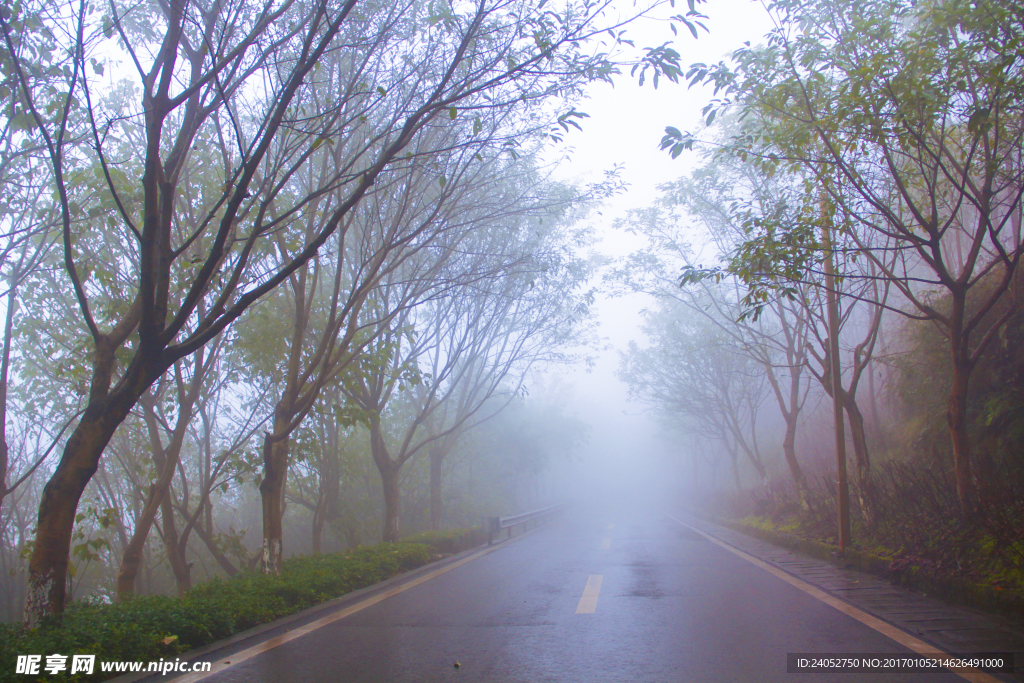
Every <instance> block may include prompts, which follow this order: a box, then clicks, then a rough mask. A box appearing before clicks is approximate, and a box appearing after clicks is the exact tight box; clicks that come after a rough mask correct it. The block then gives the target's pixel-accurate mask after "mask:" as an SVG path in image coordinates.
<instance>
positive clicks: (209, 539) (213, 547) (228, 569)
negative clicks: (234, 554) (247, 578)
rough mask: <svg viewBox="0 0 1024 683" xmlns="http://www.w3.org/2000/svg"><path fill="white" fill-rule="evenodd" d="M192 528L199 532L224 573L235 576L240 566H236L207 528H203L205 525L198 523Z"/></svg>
mask: <svg viewBox="0 0 1024 683" xmlns="http://www.w3.org/2000/svg"><path fill="white" fill-rule="evenodd" d="M192 528H193V529H195V531H196V534H198V536H199V539H200V540H201V541H202V542H203V543H204V544H205V545H206V549H207V550H209V551H210V554H211V555H213V559H215V560H216V561H217V564H219V565H220V568H221V569H223V570H224V573H225V574H227V575H228V576H234V575H235V574H237V573H238V568H237V567H235V565H234V564H232V562H231V560H229V559H228V558H227V556H226V555H225V554H224V552H223V551H222V550H221V549H220V548H218V547H217V544H216V543H214V541H213V536H211V535H210V534H209V533H208V532H207V530H206V529H204V528H203V525H202V524H196V525H195V526H194V527H192Z"/></svg>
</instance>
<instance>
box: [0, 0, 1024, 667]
mask: <svg viewBox="0 0 1024 683" xmlns="http://www.w3.org/2000/svg"><path fill="white" fill-rule="evenodd" d="M619 4H621V3H619ZM680 5H681V6H680V7H678V8H677V7H675V3H668V4H666V3H653V4H652V5H649V6H645V7H630V8H619V7H618V4H616V3H610V2H598V1H596V0H568V1H567V2H562V3H554V2H552V3H551V4H550V5H549V4H548V2H547V0H536V1H533V0H478V1H477V2H471V3H462V2H440V1H436V0H434V1H430V2H426V1H423V0H403V1H402V2H398V3H379V2H360V1H358V0H346V1H345V2H341V3H329V2H324V1H323V0H266V1H265V2H257V3H253V2H243V1H241V0H223V1H218V2H206V1H204V0H171V1H170V2H143V3H133V4H123V3H119V2H117V1H116V0H112V1H111V2H109V3H108V4H103V3H95V2H90V1H89V0H72V1H70V2H65V1H62V0H24V1H18V2H9V1H7V0H4V2H3V3H0V33H2V38H3V46H2V48H0V98H2V100H3V103H4V105H3V106H4V109H3V114H2V118H0V121H2V123H3V126H2V128H0V135H2V136H3V138H2V141H0V180H2V182H3V187H4V188H5V193H4V196H3V198H2V200H0V216H2V221H0V234H2V239H0V250H2V261H0V278H2V280H3V283H4V287H3V288H2V289H0V296H2V300H3V305H2V306H0V309H2V311H3V315H4V331H3V347H2V356H0V411H2V412H0V570H2V573H0V595H2V599H0V619H2V620H3V621H6V622H11V629H12V630H10V631H8V633H15V630H13V629H20V628H21V627H20V626H16V624H19V623H23V624H24V625H26V626H28V627H38V626H40V625H43V626H46V625H49V624H54V623H59V622H60V619H61V617H62V615H64V614H65V613H67V614H77V615H79V616H78V617H75V618H81V619H86V621H83V622H80V623H84V624H88V623H90V622H89V621H88V619H92V618H96V619H99V617H92V616H89V615H90V614H93V613H92V612H90V611H89V610H90V609H94V608H96V609H98V608H99V607H101V606H106V605H129V606H130V605H132V604H135V605H142V604H153V605H156V604H160V605H165V604H169V603H164V602H159V600H174V599H177V598H178V597H181V598H182V599H183V602H182V603H181V604H186V603H185V602H184V599H185V598H187V599H188V600H191V601H192V602H190V603H187V604H189V605H192V607H189V608H188V609H195V610H196V614H197V615H198V614H199V613H200V612H202V611H203V609H206V608H203V607H202V606H203V605H207V607H208V606H209V605H210V604H214V603H215V602H216V601H217V600H222V599H224V598H222V597H217V596H218V595H220V594H218V593H217V591H219V590H222V588H223V589H224V590H230V591H240V590H241V589H239V588H237V587H238V586H242V585H246V586H250V587H251V591H252V594H253V595H263V593H260V591H263V590H268V591H271V590H272V589H271V588H267V587H268V586H271V584H270V583H266V582H268V581H269V582H272V581H275V580H278V581H282V582H287V581H292V580H293V579H291V578H289V570H287V566H289V565H288V562H293V563H302V562H305V563H306V564H305V565H302V566H304V567H306V568H307V569H308V570H309V571H311V572H315V571H321V569H322V568H323V567H328V566H331V567H333V566H335V565H333V564H331V563H333V562H341V561H342V560H338V559H337V558H338V557H345V556H348V557H350V558H358V562H366V563H368V564H367V565H366V566H367V567H369V566H370V565H373V566H374V567H377V566H378V565H375V564H373V563H382V564H380V566H381V567H383V566H385V565H386V567H388V569H387V570H386V571H385V570H384V569H381V570H380V571H381V572H383V573H382V574H380V576H378V575H377V574H376V573H374V572H376V571H378V569H376V568H375V569H372V570H371V569H368V570H367V571H366V572H365V573H366V575H367V576H369V575H371V574H372V575H373V576H374V577H377V578H382V577H384V576H386V575H388V574H387V572H393V571H397V570H398V568H399V567H401V566H406V565H407V564H408V563H412V564H416V563H423V562H426V561H427V560H428V559H429V557H428V556H427V555H426V554H424V553H425V552H426V551H425V550H423V549H422V548H419V547H412V546H404V545H401V542H402V541H403V540H407V539H409V538H410V537H413V538H419V539H421V540H422V539H428V540H429V539H433V540H432V541H431V542H432V543H435V546H436V543H437V539H439V538H442V537H443V534H444V533H452V534H454V536H452V538H455V537H458V538H461V536H460V534H464V533H465V534H468V533H469V532H468V531H466V530H468V529H470V528H472V527H477V526H479V524H480V520H481V517H482V516H484V515H492V514H498V513H504V512H508V513H511V512H520V511H523V510H528V509H531V508H537V507H541V506H544V505H548V504H551V503H554V502H562V498H563V497H564V496H563V494H562V492H561V491H559V490H556V489H555V490H553V489H552V482H553V481H554V479H552V477H550V476H546V473H550V472H551V471H552V469H557V467H558V466H559V463H561V462H564V461H565V460H566V459H567V458H570V457H573V455H574V454H576V453H579V452H581V451H582V450H585V448H586V443H587V438H588V432H589V429H590V428H589V426H588V424H587V423H586V421H585V419H582V418H581V417H580V416H578V415H576V414H574V412H573V411H572V410H571V409H570V407H569V406H568V404H567V402H566V400H565V396H564V387H562V386H561V385H560V383H559V381H557V380H556V379H553V376H552V375H546V374H545V372H550V371H551V370H553V369H559V368H561V369H566V368H580V367H585V366H586V365H587V363H588V362H591V361H592V354H593V353H595V352H596V351H597V350H598V349H600V348H601V344H602V342H601V338H600V333H599V329H598V325H597V323H598V320H597V314H596V312H595V308H596V304H597V303H598V302H599V301H601V300H602V299H603V298H605V297H610V296H616V295H636V294H641V295H644V296H646V297H648V300H650V301H652V302H653V304H652V305H651V306H650V307H649V308H648V309H646V310H645V311H644V321H645V322H644V326H643V334H644V335H645V337H646V340H644V341H638V342H636V343H633V344H630V346H629V347H628V348H626V349H624V350H621V351H620V354H619V360H620V365H619V376H620V377H621V380H622V381H623V382H624V383H625V384H626V385H627V386H628V387H629V393H630V398H631V400H633V401H634V402H635V403H636V405H638V406H642V407H643V409H645V410H649V411H651V413H652V414H654V415H656V416H657V419H658V421H659V424H660V425H661V427H662V428H663V432H664V434H665V435H666V436H665V439H666V441H667V442H668V443H669V444H670V448H671V450H672V453H673V458H674V462H673V464H672V470H673V473H672V476H671V477H668V473H667V472H666V473H665V477H663V478H662V479H663V481H662V482H661V484H662V485H663V487H666V488H667V501H668V506H669V507H671V506H685V507H689V508H694V509H700V510H702V511H703V512H704V513H706V514H713V515H716V516H717V517H718V518H720V519H729V520H732V521H733V522H737V523H740V524H743V525H745V526H746V527H748V528H753V529H754V530H755V531H757V530H759V531H760V532H763V533H770V534H778V533H784V534H791V535H796V536H799V537H801V538H805V539H809V540H812V541H815V542H820V543H822V544H825V545H827V546H829V547H831V546H833V545H834V546H837V547H838V548H840V549H841V550H843V551H847V550H851V551H857V552H862V553H866V554H868V555H871V556H872V557H878V558H883V559H884V560H885V562H886V563H888V566H889V569H890V570H891V571H892V572H894V573H897V574H898V573H899V572H902V571H910V570H913V571H914V572H918V571H923V572H925V573H930V575H934V576H937V577H939V578H940V579H942V580H946V579H950V580H956V581H961V582H966V583H964V585H968V584H969V585H971V586H975V587H980V588H979V589H978V590H983V591H988V593H992V592H993V591H1004V592H1005V594H1006V595H1012V596H1015V597H1013V598H1012V600H1017V601H1018V603H1019V604H1021V605H1024V497H1022V496H1021V495H1020V493H1019V492H1020V491H1021V490H1022V488H1024V460H1022V454H1024V353H1022V344H1021V341H1022V340H1024V310H1022V308H1021V296H1022V294H1024V291H1022V287H1024V281H1022V280H1024V275H1022V274H1021V272H1020V271H1019V270H1018V265H1019V263H1020V259H1021V256H1022V254H1024V236H1022V215H1024V207H1022V196H1024V110H1022V107H1024V99H1022V96H1021V93H1024V5H1021V4H1020V3H1019V2H1015V1H1011V2H999V1H995V0H991V1H990V0H981V1H977V2H968V1H967V0H943V1H941V2H939V1H937V0H935V1H931V0H929V1H926V2H909V1H905V0H885V1H884V2H877V3H870V4H868V3H863V2H859V1H855V0H777V1H776V2H772V3H769V4H767V5H765V6H766V8H767V10H768V12H769V14H770V15H771V17H772V21H773V25H774V28H773V29H772V30H771V31H770V32H769V33H768V35H766V36H765V37H764V40H763V42H760V43H757V44H752V43H747V44H744V45H742V46H735V47H736V49H735V50H734V51H733V52H732V53H731V54H730V55H729V56H727V57H726V58H724V59H723V60H722V61H720V62H717V63H712V62H707V63H697V64H693V65H690V66H687V65H685V64H683V62H682V61H681V59H682V58H681V55H680V52H678V51H677V49H676V48H674V47H672V45H673V44H674V43H672V42H671V41H670V42H663V43H662V44H661V45H660V46H654V47H642V46H640V45H638V44H637V42H636V41H634V40H633V39H632V38H631V36H630V34H629V33H628V30H629V29H630V28H631V27H632V25H633V22H635V21H636V20H638V19H639V18H642V17H644V16H645V15H646V14H648V13H650V12H653V11H654V10H658V11H663V10H667V11H668V12H669V15H668V18H667V19H664V20H663V23H664V24H665V26H664V29H665V32H666V39H674V40H675V41H678V42H679V43H682V42H683V41H691V40H692V39H695V38H698V36H699V35H701V34H702V33H704V32H705V31H707V30H708V29H707V27H706V26H705V22H704V20H705V19H706V17H704V15H702V14H701V12H700V10H701V9H702V8H701V7H700V6H699V3H698V2H697V1H696V0H690V1H689V2H688V3H687V4H686V5H685V6H683V4H682V3H680ZM625 78H629V79H632V80H633V81H639V82H640V84H641V85H643V84H644V83H645V82H646V83H647V87H653V88H658V87H659V86H660V88H661V89H660V90H659V92H660V93H664V97H665V98H671V97H689V98H694V97H700V98H704V97H705V96H706V95H710V96H711V99H710V101H708V102H707V104H706V106H705V107H704V109H703V120H702V121H701V122H700V123H699V125H698V126H696V127H695V128H694V129H693V130H684V129H681V128H678V127H675V126H669V127H667V128H666V129H665V132H664V137H663V138H662V139H661V150H662V151H661V154H663V155H666V156H669V157H671V158H682V159H691V160H693V159H696V162H695V164H694V167H693V170H692V171H690V172H687V173H686V174H684V175H682V176H681V177H679V178H677V179H675V180H671V179H669V178H666V179H664V182H663V184H662V185H661V186H660V193H661V194H660V199H658V200H657V201H656V202H655V203H654V204H653V205H651V206H649V207H647V208H634V209H632V210H631V211H629V212H628V213H627V214H626V215H624V216H622V217H620V218H618V219H617V222H616V223H617V226H616V227H617V229H619V230H620V231H625V232H628V233H630V234H632V236H633V237H635V238H637V239H638V240H640V242H641V243H642V244H643V246H642V247H640V248H639V249H638V250H636V251H633V252H632V253H628V254H620V255H618V257H617V258H614V259H611V260H610V261H608V260H606V259H601V258H598V257H595V255H594V252H593V250H592V247H593V245H594V244H595V242H596V241H597V240H598V239H599V238H600V235H598V234H597V233H596V231H595V229H594V227H593V221H592V218H593V216H594V214H595V212H597V211H598V209H600V208H601V207H602V206H603V202H607V201H609V200H610V199H611V198H614V197H620V196H623V195H626V196H628V188H627V187H626V185H625V184H624V183H623V182H622V181H621V179H620V178H619V176H618V174H617V173H616V171H615V170H614V169H612V170H609V171H608V172H606V173H604V175H603V176H602V178H601V180H599V181H597V182H568V181H565V180H561V179H559V176H558V175H557V173H556V169H557V166H558V159H557V156H558V154H557V150H558V149H560V147H559V146H560V145H562V144H564V142H565V140H566V139H567V138H569V137H571V136H572V134H573V133H574V132H576V131H579V130H580V129H582V128H583V127H585V126H586V125H587V119H588V118H589V117H588V115H587V114H586V113H585V112H584V110H585V109H586V97H587V93H588V88H590V87H591V86H593V85H594V84H602V83H604V84H610V83H614V82H615V81H616V79H620V82H621V79H625ZM686 88H689V90H686ZM684 91H685V94H684ZM676 123H677V125H682V123H681V122H676ZM655 139H656V138H655ZM552 150H555V152H552ZM553 159H554V160H553ZM666 482H667V485H666ZM837 509H838V510H845V512H839V513H837ZM424 532H430V533H433V534H434V536H430V534H429V533H428V534H427V535H424ZM414 535H415V536H414ZM445 538H448V537H445ZM467 538H468V536H467ZM376 544H398V545H395V546H394V547H395V548H396V550H394V553H397V555H395V557H390V556H386V553H387V552H390V551H387V550H386V548H387V547H388V546H384V545H380V546H377V545H376ZM368 545H373V546H374V548H371V549H366V548H362V549H360V548H361V546H368ZM436 547H439V546H436ZM436 547H435V550H436ZM449 550H451V548H449ZM339 553H341V554H339ZM360 553H363V554H360ZM396 557H397V558H399V559H395V558H396ZM289 558H292V559H289ZM381 558H384V559H381ZM388 558H390V559H388ZM353 561H355V560H353ZM412 564H409V565H408V566H412ZM290 566H293V567H298V566H299V564H293V565H290ZM338 566H341V565H338ZM316 567H320V568H321V569H316ZM296 571H298V570H296ZM303 571H306V569H304V570H303ZM324 571H326V570H324ZM332 571H334V570H332ZM344 571H348V570H347V569H346V570H344ZM337 572H341V573H343V572H342V570H340V569H338V570H337ZM232 577H233V578H232ZM303 580H305V579H303ZM339 580H340V579H339ZM231 581H236V582H237V583H231ZM345 581H348V579H345ZM244 582H250V583H244ZM261 582H263V583H261ZM357 583H358V582H356V583H346V584H345V586H347V587H348V588H347V589H351V588H352V587H353V586H355V585H357ZM281 585H284V584H281ZM289 585H292V584H289ZM339 585H340V584H339ZM360 585H361V584H360ZM231 586H235V588H231ZM224 587H227V588H224ZM288 590H291V589H290V588H289V589H288ZM295 590H297V591H298V590H300V589H299V588H296V589H295ZM302 590H305V589H302ZM327 590H328V588H326V587H324V588H322V589H321V588H318V589H316V590H311V592H310V595H311V596H312V595H314V594H315V595H321V593H323V592H324V591H327ZM329 590H331V591H335V590H339V588H338V585H335V584H333V583H332V584H331V586H330V588H329ZM972 590H973V589H972ZM300 592H301V591H300ZM988 593H986V594H988ZM268 595H269V593H268ZM147 597H148V598H153V599H154V600H158V602H153V603H144V602H143V600H144V599H145V598H147ZM274 599H276V598H274ZM304 599H305V598H303V600H304ZM310 599H312V598H310ZM1008 599H1009V598H1008ZM203 600H207V601H208V602H206V603H204V602H202V601H203ZM267 600H268V602H267V604H268V605H269V604H270V603H271V602H272V599H271V598H267ZM299 602H301V601H296V603H295V604H296V605H297V604H299ZM217 604H221V603H217ZM303 604H305V603H303ZM161 609H163V607H161ZM267 609H268V610H269V611H267V613H266V614H262V616H260V617H259V618H264V617H267V618H269V617H272V616H274V615H276V614H280V613H283V612H276V611H274V610H276V609H277V607H268V608H267ZM75 610H78V611H77V612H76V611H75ZM257 611H259V610H257ZM97 614H98V613H97ZM81 615H86V616H85V617H82V616H81ZM197 618H198V617H197ZM253 618H254V619H255V618H257V617H253ZM247 623H248V622H247ZM254 623H259V622H258V621H257V622H254ZM236 626H237V625H236ZM236 626H232V627H231V628H228V629H227V630H226V631H224V633H230V632H232V631H231V629H235V630H238V629H240V628H241V626H237V627H236ZM83 628H84V627H83ZM204 628H205V627H204ZM210 628H211V629H214V630H215V627H213V626H211V627H210ZM216 628H219V627H216ZM225 628H227V627H225ZM18 632H20V631H18ZM212 632H213V631H212V630H211V633H212ZM218 633H219V631H218ZM208 636H209V633H207V634H206V636H202V637H208ZM197 637H199V636H197ZM168 638H171V640H166V639H165V641H164V645H167V646H171V643H173V642H174V640H175V639H177V638H178V635H174V636H173V637H170V636H168ZM184 642H185V640H184V637H182V640H181V641H180V642H179V644H183V643H184ZM199 642H200V641H199V640H197V641H194V642H193V643H192V644H193V645H194V644H197V643H199ZM173 647H178V645H173ZM179 651H180V650H179ZM153 652H157V651H156V650H154V651H153Z"/></svg>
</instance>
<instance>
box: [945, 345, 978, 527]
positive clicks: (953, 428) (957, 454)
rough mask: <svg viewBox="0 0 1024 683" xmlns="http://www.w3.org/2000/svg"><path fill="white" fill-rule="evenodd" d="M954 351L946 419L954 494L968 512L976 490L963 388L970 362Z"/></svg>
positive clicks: (971, 510) (969, 376)
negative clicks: (954, 487)
mask: <svg viewBox="0 0 1024 683" xmlns="http://www.w3.org/2000/svg"><path fill="white" fill-rule="evenodd" d="M956 350H957V349H955V350H954V358H953V385H952V387H950V391H949V408H948V410H947V412H946V422H947V424H948V425H949V435H950V437H951V439H952V441H953V469H954V472H955V475H956V494H957V498H958V499H959V501H960V509H961V511H963V513H964V514H971V513H972V512H973V510H974V505H975V502H976V496H977V490H976V487H975V484H974V475H973V473H972V472H971V441H970V435H969V434H968V433H967V389H968V385H969V382H970V379H971V369H972V368H971V366H970V363H968V362H964V361H963V360H962V359H961V358H958V357H957V356H958V355H959V354H957V353H956Z"/></svg>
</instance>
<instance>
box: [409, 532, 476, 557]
mask: <svg viewBox="0 0 1024 683" xmlns="http://www.w3.org/2000/svg"><path fill="white" fill-rule="evenodd" d="M485 540H487V535H486V534H485V533H484V532H483V530H482V529H481V528H480V527H477V526H473V527H466V528H464V529H448V530H444V531H424V532H421V533H418V534H413V535H412V536H406V537H405V538H403V539H402V543H425V544H427V545H429V546H430V547H431V548H433V549H434V550H436V551H437V552H439V553H460V552H462V551H463V550H469V549H470V548H474V547H476V546H478V545H480V544H481V543H483V542H484V541H485Z"/></svg>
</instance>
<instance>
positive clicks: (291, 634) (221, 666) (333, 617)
mask: <svg viewBox="0 0 1024 683" xmlns="http://www.w3.org/2000/svg"><path fill="white" fill-rule="evenodd" d="M502 547H504V545H495V546H492V547H490V548H485V549H484V550H480V551H478V552H475V553H473V554H472V555H469V556H467V557H464V558H462V559H461V560H459V561H457V562H452V563H451V564H449V565H445V566H444V567H440V568H439V569H435V570H434V571H432V572H429V573H427V574H424V575H423V576H418V577H416V578H415V579H413V580H412V581H407V582H406V583H401V584H399V585H397V586H395V587H394V588H389V589H388V590H386V591H383V592H381V593H378V594H377V595H372V596H370V597H368V598H365V599H363V600H360V601H358V602H356V603H353V604H351V605H349V606H348V607H345V608H344V609H340V610H338V611H337V612H334V613H333V614H330V615H328V616H326V617H323V618H322V619H317V620H316V621H313V622H310V623H308V624H306V625H305V626H300V627H299V628H296V629H292V630H291V631H288V632H287V633H282V634H281V635H279V636H275V637H273V638H271V639H270V640H267V641H264V642H262V643H259V644H258V645H253V646H252V647H249V648H246V649H244V650H240V651H238V652H236V653H234V654H233V655H228V657H227V658H225V659H222V660H220V661H215V662H213V666H212V667H211V669H210V671H204V672H201V673H190V674H186V675H184V676H179V677H177V678H175V679H173V680H174V683H195V681H201V680H203V679H204V678H208V677H210V676H213V675H214V674H217V673H220V672H221V671H224V670H225V669H228V668H230V667H232V666H234V665H235V664H240V663H242V662H244V661H246V660H248V659H252V658H253V657H255V656H256V655H258V654H261V653H263V652H266V651H267V650H272V649H274V648H275V647H277V646H279V645H284V644H285V643H290V642H291V641H293V640H295V639H297V638H301V637H302V636H304V635H306V634H307V633H312V632H313V631H315V630H317V629H318V628H323V627H324V626H327V625H328V624H332V623H334V622H335V621H338V620H339V619H344V618H345V617H347V616H349V615H350V614H355V613H356V612H358V611H360V610H364V609H366V608H367V607H370V606H372V605H376V604H377V603H378V602H383V601H384V600H387V599H388V598H390V597H392V596H395V595H398V594H399V593H402V592H404V591H407V590H409V589H410V588H414V587H416V586H418V585H420V584H421V583H426V582H427V581H430V580H431V579H433V578H435V577H438V576H440V575H441V574H444V573H445V572H450V571H451V570H453V569H455V568H456V567H461V566H462V565H464V564H466V563H468V562H472V561H473V560H475V559H477V558H480V557H483V556H484V555H487V554H488V553H493V552H494V551H495V550H498V549H500V548H502Z"/></svg>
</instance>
